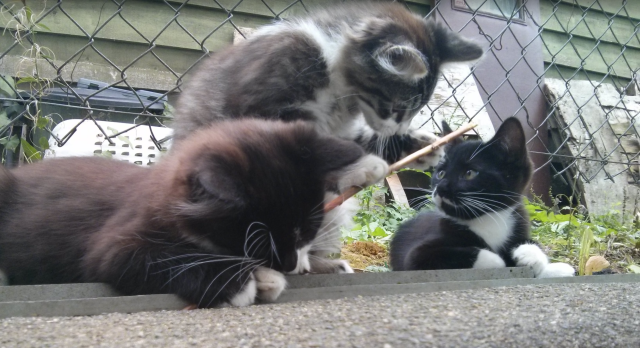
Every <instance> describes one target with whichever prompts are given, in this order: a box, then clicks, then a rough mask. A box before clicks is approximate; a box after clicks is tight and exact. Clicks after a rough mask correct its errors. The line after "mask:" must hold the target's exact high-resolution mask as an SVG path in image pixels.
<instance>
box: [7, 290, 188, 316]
mask: <svg viewBox="0 0 640 348" xmlns="http://www.w3.org/2000/svg"><path fill="white" fill-rule="evenodd" d="M187 305H188V304H187V303H186V302H185V301H183V300H182V299H180V298H178V297H177V296H175V295H143V296H123V297H102V298H84V299H76V300H57V301H19V302H0V318H9V317H54V316H55V317H61V316H75V315H98V314H104V313H135V312H146V311H159V310H179V309H183V308H185V307H186V306H187Z"/></svg>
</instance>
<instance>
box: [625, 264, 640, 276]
mask: <svg viewBox="0 0 640 348" xmlns="http://www.w3.org/2000/svg"><path fill="white" fill-rule="evenodd" d="M627 268H628V269H629V271H631V272H633V273H636V274H640V266H638V265H629V267H627Z"/></svg>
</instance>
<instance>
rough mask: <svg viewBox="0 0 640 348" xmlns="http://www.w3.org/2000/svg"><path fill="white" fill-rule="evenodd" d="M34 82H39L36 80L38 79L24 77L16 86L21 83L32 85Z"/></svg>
mask: <svg viewBox="0 0 640 348" xmlns="http://www.w3.org/2000/svg"><path fill="white" fill-rule="evenodd" d="M32 82H38V79H36V78H35V77H33V76H27V77H23V78H21V79H20V80H18V81H17V82H16V85H19V84H21V83H32Z"/></svg>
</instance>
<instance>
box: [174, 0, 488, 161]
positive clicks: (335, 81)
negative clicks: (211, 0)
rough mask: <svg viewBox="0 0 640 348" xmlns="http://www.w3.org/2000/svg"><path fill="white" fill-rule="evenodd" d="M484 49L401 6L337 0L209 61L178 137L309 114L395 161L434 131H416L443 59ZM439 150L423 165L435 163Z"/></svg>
mask: <svg viewBox="0 0 640 348" xmlns="http://www.w3.org/2000/svg"><path fill="white" fill-rule="evenodd" d="M482 54H483V50H482V48H481V47H480V46H479V45H477V44H476V43H473V42H471V41H469V40H466V39H464V38H463V37H461V36H460V35H458V34H456V33H454V32H452V31H450V30H449V29H447V28H445V27H444V26H441V25H438V24H436V23H435V22H434V21H433V20H425V19H424V18H422V17H420V16H418V15H415V14H413V13H411V12H410V11H408V10H407V9H406V8H405V7H404V6H403V5H401V4H398V3H385V2H373V3H369V2H362V1H358V2H348V3H342V4H339V3H333V4H331V5H330V6H328V7H327V8H325V9H319V10H317V11H315V12H314V13H312V14H310V15H309V16H306V17H300V18H294V19H290V20H285V21H281V22H278V23H275V24H272V25H268V26H265V27H262V28H261V29H259V30H257V31H256V32H255V33H253V34H252V35H251V36H249V38H248V39H247V40H244V41H243V42H241V43H239V44H237V45H234V46H232V47H229V48H228V49H226V50H222V51H220V52H216V53H215V54H213V55H212V56H211V57H210V58H208V59H206V60H205V61H204V62H203V63H202V64H201V65H200V66H199V68H198V69H197V71H196V72H195V73H194V74H192V76H191V77H190V80H189V81H188V82H187V83H186V84H185V87H184V89H183V91H184V93H181V95H180V98H179V100H178V104H177V107H176V119H175V122H174V127H175V134H174V139H175V140H176V141H178V142H179V141H180V140H182V139H185V138H187V137H188V136H189V134H190V133H191V132H193V131H194V130H195V129H198V128H200V127H203V126H208V125H210V124H211V123H214V122H216V121H219V120H220V119H225V118H240V117H256V118H265V119H279V120H284V121H292V120H304V121H308V122H310V123H313V124H314V125H315V127H316V129H318V130H319V131H321V132H323V133H324V134H331V135H335V136H338V137H340V138H343V139H347V140H353V141H355V142H357V143H359V144H360V145H362V146H363V147H364V148H365V149H366V150H367V151H368V152H370V153H376V154H378V155H380V156H382V157H384V158H385V159H386V160H387V161H388V162H389V163H393V162H396V161H397V160H399V159H400V158H402V157H404V156H406V155H408V154H410V153H413V152H415V151H417V150H419V149H421V148H422V147H424V146H427V145H429V144H431V143H432V142H433V141H434V140H435V139H436V137H435V136H434V135H433V134H431V133H429V132H426V131H422V130H409V125H410V123H411V120H412V118H413V117H414V116H415V115H416V114H417V113H418V111H420V109H421V108H422V107H423V106H425V105H426V104H427V101H428V100H429V98H430V97H431V94H432V93H433V90H434V88H435V85H436V82H437V79H438V76H439V74H440V67H441V66H442V65H443V64H444V63H449V62H463V61H470V60H475V59H478V58H479V57H480V56H482ZM441 155H442V153H441V152H438V151H436V152H435V153H434V154H433V155H430V156H425V157H423V158H422V159H420V160H419V161H418V164H417V165H419V166H421V167H422V168H425V169H426V168H429V167H431V166H433V165H435V164H437V163H438V160H439V158H440V156H441Z"/></svg>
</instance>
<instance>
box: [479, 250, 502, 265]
mask: <svg viewBox="0 0 640 348" xmlns="http://www.w3.org/2000/svg"><path fill="white" fill-rule="evenodd" d="M506 266H507V265H506V264H505V262H504V260H503V259H502V257H500V255H498V254H496V253H494V252H492V251H489V250H487V249H482V250H480V252H479V253H478V258H477V259H476V262H474V263H473V268H481V269H482V268H503V267H506Z"/></svg>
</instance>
